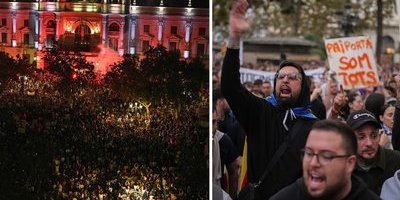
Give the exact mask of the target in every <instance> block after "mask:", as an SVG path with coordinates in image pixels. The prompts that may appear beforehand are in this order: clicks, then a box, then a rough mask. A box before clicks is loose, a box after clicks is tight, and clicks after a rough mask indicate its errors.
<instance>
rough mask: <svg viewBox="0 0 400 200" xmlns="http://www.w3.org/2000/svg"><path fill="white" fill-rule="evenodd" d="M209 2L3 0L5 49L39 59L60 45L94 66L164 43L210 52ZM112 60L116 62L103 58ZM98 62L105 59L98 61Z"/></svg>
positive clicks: (0, 46) (191, 52)
mask: <svg viewBox="0 0 400 200" xmlns="http://www.w3.org/2000/svg"><path fill="white" fill-rule="evenodd" d="M208 4H209V3H208V1H204V0H83V1H77V0H57V1H43V0H22V1H21V0H20V1H12V2H10V1H6V2H5V1H2V0H0V20H1V21H0V33H1V38H0V51H5V52H7V53H9V54H10V55H12V56H16V55H17V54H21V55H24V56H27V57H28V58H29V59H30V61H31V62H32V61H34V60H38V65H39V67H40V55H41V53H40V50H42V49H44V48H52V47H53V46H54V45H58V47H59V48H60V49H61V50H67V51H79V52H81V53H82V54H84V55H85V56H87V59H88V60H89V61H94V62H95V66H96V67H99V66H101V65H103V67H107V66H105V65H108V64H112V63H113V62H115V61H117V60H118V59H121V58H122V57H121V56H122V55H123V54H126V53H130V54H139V55H141V54H142V52H143V51H144V50H146V49H147V48H148V47H149V46H156V45H158V44H162V45H163V46H165V47H166V48H167V49H168V50H178V51H180V53H181V56H182V57H185V58H187V57H196V56H208V48H209V47H208V44H209V43H208V41H209V9H208ZM105 60H109V61H110V62H111V63H107V62H102V61H105ZM99 62H102V63H100V64H99Z"/></svg>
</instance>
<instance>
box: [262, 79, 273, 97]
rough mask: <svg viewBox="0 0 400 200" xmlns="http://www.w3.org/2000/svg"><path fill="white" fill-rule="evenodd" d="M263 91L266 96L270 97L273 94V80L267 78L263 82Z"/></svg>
mask: <svg viewBox="0 0 400 200" xmlns="http://www.w3.org/2000/svg"><path fill="white" fill-rule="evenodd" d="M262 92H263V94H264V97H268V96H270V95H271V92H272V85H271V81H270V80H269V79H266V80H265V81H264V82H263V84H262Z"/></svg>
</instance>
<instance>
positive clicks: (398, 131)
mask: <svg viewBox="0 0 400 200" xmlns="http://www.w3.org/2000/svg"><path fill="white" fill-rule="evenodd" d="M395 107H396V109H395V111H394V116H393V121H394V124H393V129H392V145H393V149H394V150H398V151H400V97H397V102H396V106H395Z"/></svg>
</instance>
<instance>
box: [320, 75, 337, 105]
mask: <svg viewBox="0 0 400 200" xmlns="http://www.w3.org/2000/svg"><path fill="white" fill-rule="evenodd" d="M338 93H339V82H338V81H337V79H336V76H335V74H333V73H330V74H329V75H328V80H327V81H326V86H325V93H324V95H323V97H322V99H323V102H324V105H325V108H326V110H330V109H331V107H332V105H333V103H334V98H335V97H336V95H337V94H338Z"/></svg>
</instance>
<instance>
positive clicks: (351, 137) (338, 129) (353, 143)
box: [311, 119, 357, 155]
mask: <svg viewBox="0 0 400 200" xmlns="http://www.w3.org/2000/svg"><path fill="white" fill-rule="evenodd" d="M311 129H312V130H325V131H333V132H335V133H337V134H338V135H340V136H342V138H343V142H344V147H345V149H346V153H348V154H350V155H356V153H357V138H356V135H355V134H354V131H353V130H352V129H351V128H350V126H349V125H347V124H345V123H343V122H340V121H338V120H331V119H327V120H320V121H317V122H315V124H314V125H313V126H312V128H311Z"/></svg>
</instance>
